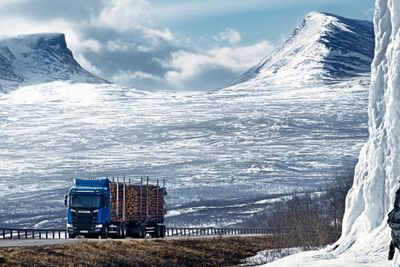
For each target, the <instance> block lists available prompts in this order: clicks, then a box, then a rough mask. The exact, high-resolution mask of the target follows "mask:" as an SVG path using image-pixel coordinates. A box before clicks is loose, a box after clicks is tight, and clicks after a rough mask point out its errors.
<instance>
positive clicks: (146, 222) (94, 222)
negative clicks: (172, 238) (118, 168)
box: [64, 178, 167, 238]
mask: <svg viewBox="0 0 400 267" xmlns="http://www.w3.org/2000/svg"><path fill="white" fill-rule="evenodd" d="M166 194H167V192H166V190H165V183H164V182H163V185H162V186H160V185H159V181H158V180H157V184H156V185H152V184H149V178H147V181H146V183H144V182H143V178H141V181H140V184H131V182H130V180H129V182H126V180H125V178H124V179H122V181H119V179H116V181H114V179H112V180H110V179H108V178H106V179H74V184H73V186H72V187H71V188H70V190H69V192H68V195H66V196H65V199H64V204H65V206H67V208H68V216H67V218H68V221H67V233H68V237H69V238H75V237H77V236H84V237H87V238H99V237H100V238H108V237H110V238H125V237H137V238H144V237H145V236H146V235H147V234H149V235H151V236H152V237H161V238H163V237H164V236H165V226H164V218H165V214H166V210H165V201H164V198H165V196H166Z"/></svg>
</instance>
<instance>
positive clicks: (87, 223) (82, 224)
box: [71, 212, 97, 230]
mask: <svg viewBox="0 0 400 267" xmlns="http://www.w3.org/2000/svg"><path fill="white" fill-rule="evenodd" d="M71 215H72V216H71V217H72V225H73V226H74V227H77V228H78V229H83V230H90V229H92V228H93V227H94V226H95V224H96V217H97V212H93V213H76V212H72V214H71Z"/></svg>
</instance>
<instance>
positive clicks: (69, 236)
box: [68, 234, 76, 239]
mask: <svg viewBox="0 0 400 267" xmlns="http://www.w3.org/2000/svg"><path fill="white" fill-rule="evenodd" d="M75 237H76V235H74V234H68V238H69V239H74V238H75Z"/></svg>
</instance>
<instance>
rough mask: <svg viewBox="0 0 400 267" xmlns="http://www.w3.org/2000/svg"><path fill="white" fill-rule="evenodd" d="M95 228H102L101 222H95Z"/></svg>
mask: <svg viewBox="0 0 400 267" xmlns="http://www.w3.org/2000/svg"><path fill="white" fill-rule="evenodd" d="M95 228H97V229H98V228H103V225H102V224H96V226H95Z"/></svg>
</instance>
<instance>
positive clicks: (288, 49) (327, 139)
mask: <svg viewBox="0 0 400 267" xmlns="http://www.w3.org/2000/svg"><path fill="white" fill-rule="evenodd" d="M318 24H320V25H319V26H320V27H319V28H320V29H321V30H320V31H317V32H314V31H311V30H310V28H312V27H317V26H318ZM358 24H361V25H362V26H363V27H361V28H360V29H362V30H361V31H360V32H358V31H356V30H355V29H358V28H357V27H355V26H354V25H356V26H357V25H358ZM317 28H318V27H317ZM371 32H372V34H371ZM343 36H345V37H346V38H345V39H346V42H348V46H344V47H343V46H340V45H339V43H340V41H343V40H344V39H343V38H342V37H343ZM372 36H373V29H372V25H371V23H368V22H360V21H353V20H348V19H344V18H342V17H336V16H333V15H329V14H323V13H315V12H314V13H311V14H309V15H308V16H307V17H306V18H305V20H304V21H303V22H302V23H301V25H300V26H299V27H298V28H297V29H296V30H295V31H294V33H293V36H292V37H291V38H290V39H289V40H288V41H287V42H286V43H284V44H283V45H282V47H279V48H278V49H277V50H276V51H274V52H272V54H271V55H269V56H267V58H266V59H267V61H265V60H263V61H262V62H264V63H260V64H259V65H257V66H262V68H258V69H257V73H256V74H255V76H254V75H250V76H248V75H244V76H242V77H241V80H240V81H241V82H240V83H237V84H235V85H233V86H231V87H228V88H225V89H222V90H216V91H212V92H192V91H185V92H169V91H143V90H137V89H134V88H124V87H120V86H117V85H111V84H82V83H77V82H79V81H80V80H79V79H77V80H75V81H74V82H67V81H64V82H63V81H57V82H51V83H42V84H37V85H29V86H24V87H21V88H19V89H17V90H10V91H9V92H8V93H6V94H1V95H0V155H1V161H0V169H1V173H0V187H1V188H3V190H0V222H1V223H2V225H11V224H17V225H21V226H24V225H25V226H28V225H29V226H32V225H36V226H63V225H64V223H65V208H64V206H63V195H64V194H65V193H66V192H67V189H68V188H69V187H70V186H71V184H72V181H73V178H74V177H98V176H102V177H103V176H108V177H117V176H118V177H123V176H126V177H128V178H131V179H133V181H138V180H139V178H140V176H150V177H151V178H154V179H155V178H161V179H164V178H165V179H166V183H167V188H168V198H167V203H168V204H167V205H168V208H169V210H170V214H169V215H168V218H167V224H169V225H218V226H226V225H229V224H233V223H238V222H241V221H244V220H246V219H247V218H248V217H249V216H251V215H252V214H254V213H257V212H259V211H260V210H262V209H263V208H265V207H266V206H267V205H268V203H271V202H274V201H277V200H279V199H281V198H282V197H285V195H290V194H293V193H294V192H303V191H320V190H321V189H323V188H324V186H325V184H326V183H327V182H329V180H330V179H332V178H333V177H334V176H335V175H337V174H338V173H339V172H342V171H343V170H348V169H351V168H353V167H354V165H355V163H356V161H357V155H358V153H359V151H360V148H361V146H362V144H363V143H364V142H365V141H366V140H367V137H368V131H367V120H368V119H367V99H368V91H367V90H368V87H369V80H370V78H369V70H368V68H365V66H364V67H362V68H360V69H358V70H357V71H356V68H351V67H350V66H349V62H352V59H354V57H358V58H359V59H360V60H361V61H362V62H363V64H364V65H368V62H370V61H371V60H372V56H373V55H372V54H373V53H372V52H371V48H373V40H371V38H372ZM300 37H301V38H300ZM327 40H329V42H328V41H327ZM360 40H364V41H365V43H364V49H363V51H362V53H359V51H357V49H354V47H353V46H352V45H350V44H351V43H353V44H355V43H357V42H359V41H360ZM366 40H367V41H366ZM349 43H350V44H349ZM35 47H36V46H35ZM64 50H65V49H64ZM64 50H63V51H64ZM303 50H304V51H303ZM372 50H373V49H372ZM299 51H303V52H307V51H308V52H309V53H303V52H302V53H299ZM312 51H314V53H311V52H312ZM40 52H41V51H40ZM297 53H298V57H294V61H290V62H287V61H286V59H288V58H289V55H296V54H297ZM50 54H51V55H53V54H52V53H50ZM33 55H34V53H33ZM45 55H47V54H46V53H45ZM338 55H341V56H342V58H343V59H346V60H344V61H346V62H347V63H345V64H339V63H338V62H336V61H332V60H337V56H338ZM332 56H334V57H333V58H332ZM272 59H273V60H272ZM266 62H268V64H270V65H271V66H269V68H266V67H265V66H266V64H265V63H266ZM53 63H54V62H53ZM53 63H52V64H53ZM359 63H360V62H359V61H355V62H354V64H356V65H357V66H358V64H359ZM54 64H56V65H57V66H58V61H55V63H54ZM74 66H75V65H74ZM270 68H271V69H273V68H275V69H276V72H275V73H270V72H268V71H267V70H268V69H270ZM332 68H333V69H332ZM17 69H18V68H17ZM252 70H253V71H254V70H255V68H253V69H252ZM343 71H344V72H345V74H346V75H343V73H344V72H343ZM248 73H249V72H248ZM248 73H247V74H248ZM304 73H312V74H313V75H312V77H311V76H310V77H308V76H307V77H308V78H307V79H305V76H304ZM349 73H351V75H349ZM67 74H68V75H69V72H68V73H67ZM253 74H254V73H253ZM281 75H284V76H285V77H286V78H282V77H281ZM84 76H85V75H84ZM85 77H86V76H85ZM70 78H71V77H70ZM79 78H82V77H81V76H79ZM289 78H290V79H289ZM287 81H290V83H289V82H287Z"/></svg>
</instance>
